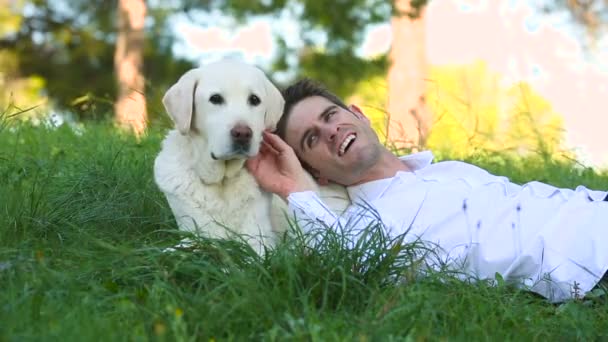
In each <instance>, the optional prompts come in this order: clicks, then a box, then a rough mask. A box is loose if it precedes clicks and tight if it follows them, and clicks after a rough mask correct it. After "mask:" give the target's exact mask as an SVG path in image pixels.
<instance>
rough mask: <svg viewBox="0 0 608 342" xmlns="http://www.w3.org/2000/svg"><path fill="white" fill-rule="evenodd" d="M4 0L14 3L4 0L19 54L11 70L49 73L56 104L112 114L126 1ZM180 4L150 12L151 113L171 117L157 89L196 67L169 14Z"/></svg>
mask: <svg viewBox="0 0 608 342" xmlns="http://www.w3.org/2000/svg"><path fill="white" fill-rule="evenodd" d="M0 1H3V2H5V3H6V2H7V1H8V4H7V6H0V19H2V20H0V49H1V50H2V51H7V52H9V53H10V54H11V55H12V56H14V61H15V63H14V64H13V65H14V70H11V75H19V76H20V77H22V78H23V77H24V78H28V77H38V78H39V79H41V80H44V91H45V93H46V94H47V95H48V97H49V98H50V99H51V101H52V104H53V106H54V107H56V108H57V109H58V110H59V111H60V112H71V113H73V114H75V116H76V118H77V119H100V118H106V117H110V116H112V115H113V112H114V110H113V109H114V103H115V98H116V95H118V91H117V90H118V88H117V82H116V81H117V77H115V73H114V70H113V68H114V63H113V61H114V54H115V52H116V49H115V48H116V43H117V37H118V35H117V31H116V29H117V21H116V18H117V16H118V13H117V11H116V10H117V8H118V0H112V1H103V2H97V3H95V5H93V6H92V5H91V3H90V2H89V1H84V0H70V1H69V2H68V1H63V0H58V1H45V0H0ZM178 10H180V8H178V7H175V6H173V7H170V5H166V6H164V7H163V6H160V5H158V6H156V7H153V8H150V9H149V11H148V13H147V14H148V15H147V17H146V21H145V40H144V43H143V46H142V48H143V50H142V51H143V59H144V60H146V61H149V64H147V65H144V66H143V74H144V76H145V79H146V80H147V82H146V88H147V91H146V93H148V96H146V98H147V99H148V111H149V114H150V117H149V119H150V120H159V119H160V120H166V118H165V115H164V110H163V109H162V105H160V97H161V96H162V92H160V91H158V90H157V89H166V88H167V87H168V86H169V85H170V84H171V83H173V82H174V81H175V78H176V77H177V75H180V74H181V73H183V72H184V71H186V70H187V69H189V68H191V67H192V66H193V64H192V62H189V61H186V60H182V59H178V58H176V57H175V56H174V55H173V52H172V47H173V42H174V37H173V36H172V35H171V33H170V27H169V26H168V25H167V18H168V17H169V15H170V14H171V13H174V12H175V11H178ZM10 22H17V23H18V24H17V25H13V27H15V26H16V29H13V30H6V29H4V28H5V27H6V26H7V24H6V23H10ZM4 70H5V69H4V68H2V72H5V71H4ZM11 77H16V76H11ZM9 78H10V77H9ZM150 84H153V85H154V87H150ZM142 92H143V91H142ZM36 104H37V103H36ZM21 105H22V106H26V107H27V106H30V105H31V103H22V104H21Z"/></svg>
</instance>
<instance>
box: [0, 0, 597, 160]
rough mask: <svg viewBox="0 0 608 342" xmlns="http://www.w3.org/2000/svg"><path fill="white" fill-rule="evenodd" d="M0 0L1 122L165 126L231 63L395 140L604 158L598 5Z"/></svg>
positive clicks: (460, 149) (457, 153)
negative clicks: (173, 96) (306, 93)
mask: <svg viewBox="0 0 608 342" xmlns="http://www.w3.org/2000/svg"><path fill="white" fill-rule="evenodd" d="M2 1H3V2H4V3H5V4H6V5H5V6H2V8H0V17H1V18H2V19H3V20H2V25H1V26H0V43H1V44H0V45H1V46H2V52H0V91H1V93H0V94H1V95H2V97H1V98H0V107H1V108H7V112H8V113H9V114H11V113H13V112H20V111H22V110H26V109H29V108H32V107H34V108H33V109H32V110H28V111H27V112H26V113H22V114H21V115H18V116H16V118H17V119H27V118H30V117H32V116H47V117H48V116H52V117H53V118H54V121H55V122H64V121H68V122H70V123H74V124H86V122H87V120H103V119H107V118H111V117H115V118H116V120H117V121H119V122H122V123H127V124H128V125H131V126H132V127H133V128H134V130H135V131H138V132H141V131H142V130H143V129H144V127H146V126H149V125H157V126H160V127H168V126H169V125H170V123H169V122H168V120H167V117H166V114H165V113H164V110H163V108H162V105H161V104H160V98H161V96H162V94H163V92H164V91H165V90H166V89H167V88H168V86H170V85H171V84H172V83H173V82H175V81H176V80H177V78H178V77H179V76H180V74H181V73H182V72H184V71H185V70H187V69H189V68H192V67H196V66H197V65H200V64H202V63H207V62H210V61H213V60H217V59H219V58H222V57H226V56H232V57H237V58H242V59H244V60H247V61H249V62H251V63H254V64H257V65H259V66H260V67H261V68H263V69H264V70H265V71H266V72H267V74H268V75H269V76H270V77H271V78H272V79H273V80H274V81H275V83H277V85H279V86H280V87H284V86H286V85H288V84H289V83H290V82H293V81H294V80H296V79H298V78H299V77H302V76H307V77H312V78H315V79H318V80H319V81H321V82H323V83H325V84H326V85H327V86H328V87H329V88H330V89H332V90H335V91H336V92H337V93H338V94H339V95H341V96H343V97H344V98H346V99H347V101H349V102H355V103H357V104H358V105H360V106H363V107H364V109H365V110H366V112H367V113H368V114H369V115H370V116H371V117H372V118H373V119H374V125H375V127H376V128H377V131H378V132H379V133H380V135H381V136H383V137H384V138H386V140H387V141H388V142H387V143H389V144H394V146H395V147H406V148H415V149H421V148H422V149H426V148H429V149H432V150H434V151H436V153H438V155H440V156H449V157H453V158H464V157H466V156H467V155H470V154H471V153H477V152H479V151H480V150H490V151H510V152H513V153H515V154H520V155H523V154H526V153H530V152H532V153H541V154H545V155H551V156H555V157H558V158H571V159H576V160H578V161H580V162H581V163H582V164H583V165H586V166H592V167H598V168H599V167H605V166H606V164H607V163H608V150H607V149H606V148H605V146H606V144H607V143H608V138H606V136H605V134H604V132H603V131H604V128H605V127H606V124H607V123H608V118H607V117H608V112H607V109H606V104H607V103H606V97H607V95H608V38H607V37H606V35H605V29H606V27H605V22H606V20H605V19H606V18H605V16H606V4H605V2H602V1H586V2H577V1H516V0H504V1H502V0H495V1H484V0H477V1H473V0H471V1H465V0H441V1H429V2H428V3H427V1H414V2H412V5H410V4H409V1H407V0H401V1H396V2H394V3H393V2H390V1H373V0H369V1H362V0H357V1H342V2H317V1H278V0H275V1H271V0H267V1H254V2H249V1H212V2H197V1H187V0H186V1H172V2H161V1H148V2H143V1H119V2H114V1H110V2H103V3H100V4H98V5H95V6H91V5H90V4H89V3H87V2H84V1H70V2H66V1H57V2H46V1H24V0H2ZM119 6H122V7H119ZM120 8H122V9H120ZM394 8H396V9H400V10H401V11H402V12H403V13H405V14H404V15H401V16H398V15H395V11H394V10H392V9H394ZM119 9H120V10H119ZM412 18H413V19H412Z"/></svg>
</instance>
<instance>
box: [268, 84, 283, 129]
mask: <svg viewBox="0 0 608 342" xmlns="http://www.w3.org/2000/svg"><path fill="white" fill-rule="evenodd" d="M264 87H265V88H266V115H265V117H264V126H266V128H267V129H270V130H273V131H274V130H275V128H276V125H277V122H279V119H280V118H281V115H283V106H284V105H285V100H284V99H283V95H281V92H280V91H279V89H277V87H275V86H274V84H272V82H270V80H269V79H268V78H267V77H264Z"/></svg>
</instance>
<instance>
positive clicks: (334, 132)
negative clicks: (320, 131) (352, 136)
mask: <svg viewBox="0 0 608 342" xmlns="http://www.w3.org/2000/svg"><path fill="white" fill-rule="evenodd" d="M339 131H340V127H339V126H335V125H326V126H325V127H324V132H325V135H326V137H327V140H328V141H330V142H333V141H334V140H336V137H337V136H338V132H339Z"/></svg>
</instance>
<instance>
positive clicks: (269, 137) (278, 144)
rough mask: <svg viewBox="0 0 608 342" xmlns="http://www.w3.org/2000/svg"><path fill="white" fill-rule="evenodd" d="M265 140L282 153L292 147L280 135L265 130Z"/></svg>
mask: <svg viewBox="0 0 608 342" xmlns="http://www.w3.org/2000/svg"><path fill="white" fill-rule="evenodd" d="M263 134H264V141H266V142H268V144H270V146H272V147H273V148H274V149H275V150H276V151H277V152H279V153H282V152H285V151H288V150H289V149H291V147H290V146H289V145H287V143H286V142H284V141H283V139H281V138H279V136H278V135H276V134H274V133H270V132H266V131H264V133H263Z"/></svg>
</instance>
